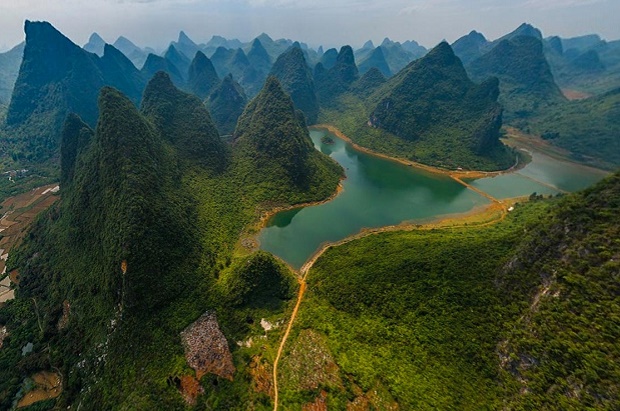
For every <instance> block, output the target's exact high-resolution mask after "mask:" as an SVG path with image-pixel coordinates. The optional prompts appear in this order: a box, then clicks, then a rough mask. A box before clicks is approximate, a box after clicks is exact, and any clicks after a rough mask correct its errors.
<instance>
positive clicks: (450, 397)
mask: <svg viewBox="0 0 620 411" xmlns="http://www.w3.org/2000/svg"><path fill="white" fill-rule="evenodd" d="M619 184H620V176H619V175H618V174H616V175H614V176H612V177H611V178H608V179H606V180H604V181H603V182H602V183H601V184H599V185H598V186H596V187H595V188H593V189H590V190H587V191H586V192H584V193H583V194H577V195H573V196H569V197H566V198H564V199H561V200H554V201H551V202H540V201H536V202H533V203H528V204H525V205H519V206H518V207H517V208H516V210H515V211H513V212H512V213H510V214H509V216H508V218H507V219H506V220H504V221H503V222H501V223H499V224H497V225H494V226H492V227H488V228H463V229H453V230H452V229H450V230H432V231H429V232H394V233H384V234H379V235H374V236H369V237H366V238H363V239H361V240H357V241H354V242H351V243H348V244H346V245H343V246H340V247H337V248H333V249H330V250H328V251H327V252H326V253H325V254H324V255H323V256H322V257H321V258H320V259H319V260H318V261H317V263H316V264H315V266H314V267H313V268H312V270H311V272H310V274H309V277H308V293H307V299H306V300H305V301H304V302H303V303H302V306H301V309H300V313H299V320H298V322H297V323H296V325H295V328H294V331H293V334H292V335H291V338H290V340H289V345H288V347H287V355H286V357H285V358H284V359H283V362H282V371H281V372H282V377H281V380H282V383H281V385H282V387H283V388H282V397H281V398H282V401H283V402H282V404H283V406H284V408H296V407H300V406H301V405H303V404H307V403H310V402H313V401H315V400H316V399H317V398H321V396H323V397H325V396H326V402H327V404H328V406H330V408H332V407H333V408H335V409H343V408H345V407H346V406H347V405H354V404H370V405H371V406H373V407H375V408H379V409H385V408H387V406H388V405H390V404H392V405H396V404H398V405H399V406H400V407H401V408H404V409H429V410H430V409H497V408H501V407H503V406H507V407H508V408H510V409H583V408H584V407H592V408H593V409H594V408H596V409H614V408H616V407H617V406H618V405H619V404H620V398H619V397H618V395H617V388H618V385H617V381H618V378H617V376H618V373H619V372H620V367H618V365H617V364H618V361H617V359H618V356H619V355H620V350H619V349H618V345H617V344H616V343H615V341H617V338H618V337H620V333H619V331H618V327H617V321H616V317H617V314H618V308H617V307H618V305H617V304H618V303H619V299H618V295H620V294H619V293H618V291H617V287H618V286H617V279H616V278H615V275H614V273H617V269H618V262H617V261H616V259H615V258H613V257H612V256H614V255H617V254H618V252H620V243H618V241H616V240H615V239H616V238H618V227H620V221H619V219H618V213H617V211H618V207H620V196H619V195H618V193H620V190H619V188H620V186H619ZM308 341H313V342H314V343H313V345H314V346H316V347H317V348H316V349H313V350H309V351H306V353H305V356H303V355H301V354H300V351H302V348H303V347H307V346H308V344H309V343H308ZM325 363H327V364H330V366H329V367H328V369H329V370H331V371H330V372H328V373H321V372H320V371H319V369H320V367H317V364H325ZM303 364H310V365H306V366H304V365H303ZM322 368H325V367H322ZM308 375H309V377H308ZM322 391H324V392H325V393H324V394H321V392H322Z"/></svg>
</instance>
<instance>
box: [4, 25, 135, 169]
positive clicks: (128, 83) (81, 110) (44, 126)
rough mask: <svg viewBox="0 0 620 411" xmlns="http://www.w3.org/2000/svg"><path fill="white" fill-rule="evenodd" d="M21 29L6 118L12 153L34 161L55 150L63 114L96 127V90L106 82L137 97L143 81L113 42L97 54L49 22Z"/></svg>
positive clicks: (47, 156)
mask: <svg viewBox="0 0 620 411" xmlns="http://www.w3.org/2000/svg"><path fill="white" fill-rule="evenodd" d="M25 31H26V45H25V48H24V58H23V62H22V65H21V68H20V72H19V76H18V78H17V81H16V82H15V88H14V90H13V95H12V99H11V103H10V105H9V108H8V112H7V117H6V123H7V125H8V127H9V130H7V135H9V136H10V138H11V140H12V141H11V151H12V153H10V154H16V155H19V156H20V157H22V158H24V159H27V160H33V161H38V162H40V161H43V160H47V159H49V158H50V157H52V156H54V155H57V154H58V147H59V136H60V131H61V129H62V124H63V122H64V120H65V117H66V115H67V114H68V113H69V112H76V113H77V114H79V115H80V117H81V118H82V119H83V120H84V121H85V122H87V123H88V124H89V125H90V126H94V125H95V123H96V122H97V116H98V108H97V94H98V93H99V90H100V89H101V87H103V86H104V85H110V86H113V87H116V88H118V89H120V90H122V91H123V92H124V93H125V94H126V95H127V96H129V97H130V98H131V99H132V100H133V101H134V102H138V101H139V100H140V97H141V93H142V89H143V87H144V81H143V80H142V77H141V76H140V74H139V73H138V71H137V69H136V68H135V67H134V66H133V64H131V62H130V61H129V60H128V59H127V58H126V57H125V56H124V55H123V54H122V53H120V52H119V51H118V50H116V49H115V48H114V47H112V46H106V48H105V54H104V55H103V57H101V58H100V57H98V56H97V55H95V54H91V53H88V52H87V51H84V50H83V49H82V48H80V47H79V46H77V45H75V44H74V43H72V42H71V41H70V40H69V39H68V38H66V37H65V36H63V35H62V34H61V33H60V32H58V31H57V30H56V29H55V28H54V27H52V25H51V24H49V23H47V22H30V21H26V23H25Z"/></svg>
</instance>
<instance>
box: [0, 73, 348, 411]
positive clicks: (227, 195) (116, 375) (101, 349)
mask: <svg viewBox="0 0 620 411" xmlns="http://www.w3.org/2000/svg"><path fill="white" fill-rule="evenodd" d="M278 88H279V86H278ZM279 91H280V92H281V93H282V95H280V96H279V97H282V98H283V101H284V103H286V104H288V106H286V108H285V109H286V110H288V111H289V112H290V113H292V118H293V119H294V123H293V124H291V123H287V124H288V125H289V126H291V127H294V128H295V130H296V132H298V133H299V135H298V136H296V137H295V138H297V139H299V138H303V136H302V135H303V133H305V134H306V136H305V138H306V139H308V137H307V129H306V128H305V125H303V122H302V121H301V120H300V119H299V117H297V116H296V114H295V111H294V109H293V106H292V103H291V101H290V98H289V97H288V96H286V95H285V94H284V93H283V92H282V91H281V89H279ZM266 94H268V93H266ZM280 102H281V101H280ZM265 103H266V104H269V102H268V101H267V102H265V100H262V99H260V98H259V103H257V104H256V105H255V106H259V107H262V105H263V104H265ZM274 104H276V105H277V102H275V101H274ZM99 112H100V116H99V121H98V123H97V127H96V130H94V131H93V130H91V129H90V128H89V127H88V125H87V124H86V123H84V122H82V121H81V120H80V119H79V118H78V117H77V116H71V117H70V118H69V120H68V121H67V123H66V125H65V127H64V133H63V142H62V150H61V151H62V154H63V161H62V171H61V175H62V179H63V187H62V198H61V201H60V202H59V203H58V204H57V205H56V206H54V207H53V208H52V209H50V210H48V211H47V212H46V213H45V214H44V215H42V216H41V217H40V218H39V219H38V220H37V222H36V224H35V225H34V227H33V228H32V231H31V234H30V235H29V236H28V237H27V238H26V240H25V242H24V244H23V246H22V247H21V248H20V250H19V251H18V252H15V253H12V254H11V260H10V262H9V266H10V268H11V269H12V268H15V267H18V268H19V269H20V274H21V284H20V287H19V289H18V290H17V299H16V300H14V301H11V302H9V303H8V304H7V305H6V306H5V307H3V308H1V309H0V320H1V321H2V324H6V325H7V326H8V328H9V333H10V335H9V337H8V338H7V339H6V340H5V344H4V346H3V349H2V350H0V362H1V363H2V364H3V367H2V371H1V372H2V373H3V374H2V377H3V378H2V382H1V383H0V402H1V403H2V406H3V407H5V406H7V407H8V406H9V405H10V404H11V403H12V401H13V399H14V398H15V396H16V394H17V392H18V390H19V385H20V382H21V381H22V380H23V379H24V378H25V377H27V376H29V375H31V374H32V373H33V372H35V371H38V370H40V369H51V370H57V371H58V372H60V373H61V374H62V376H63V384H64V393H63V395H62V397H60V398H59V399H58V400H57V401H55V404H56V406H61V407H65V406H67V405H70V404H73V405H75V406H78V404H81V407H82V408H83V409H95V408H96V409H100V408H105V409H183V408H185V407H186V405H185V402H184V401H183V399H182V396H181V395H180V393H179V392H178V389H177V385H176V383H175V381H177V380H178V378H180V377H181V376H184V375H192V374H193V371H192V370H190V369H189V367H188V366H187V365H186V362H185V358H184V353H183V347H182V345H181V342H180V339H179V333H180V332H181V331H182V330H183V329H184V328H185V327H186V326H188V325H189V324H190V323H191V322H192V321H194V320H196V319H197V318H198V317H199V316H200V315H201V314H202V313H204V312H205V311H207V310H208V311H212V312H215V313H216V314H217V318H218V321H219V324H220V327H221V328H222V331H223V332H224V335H225V336H226V337H227V338H228V341H229V348H230V349H231V351H232V355H233V359H234V363H235V367H236V368H237V370H236V373H235V378H234V380H233V381H229V380H227V379H223V378H219V377H216V376H213V375H207V376H205V377H204V378H203V379H202V385H203V387H204V389H205V394H204V395H202V396H200V397H199V399H198V403H197V405H196V406H197V407H198V408H200V409H204V408H209V409H247V408H252V407H254V408H258V409H262V408H264V407H266V406H268V405H269V402H270V400H269V387H268V386H267V387H266V388H265V387H264V386H263V387H262V388H261V386H257V385H256V384H258V383H257V381H258V382H260V381H261V378H263V377H264V375H267V376H269V375H270V374H269V372H268V371H265V372H264V373H263V374H264V375H263V374H261V376H258V375H255V374H253V373H255V372H256V367H257V366H259V367H262V368H264V369H268V368H269V367H270V362H271V361H273V357H274V355H275V347H276V346H277V341H278V338H279V335H280V329H279V328H278V329H276V330H274V331H270V332H269V333H268V334H267V336H265V337H263V336H264V335H265V331H264V330H263V329H262V327H261V324H260V320H261V319H263V318H265V319H267V320H268V321H270V322H271V323H272V324H279V322H281V321H282V320H283V315H284V310H285V309H287V308H288V301H289V299H290V298H291V296H292V295H293V294H294V290H295V284H296V282H295V280H294V279H293V277H292V275H291V273H290V271H289V270H288V268H286V267H285V266H284V265H283V264H282V263H280V262H277V261H275V259H274V258H273V257H272V256H270V255H267V254H265V253H258V254H252V255H247V254H248V251H247V250H246V251H244V252H243V253H241V254H237V253H238V252H239V250H238V249H237V247H238V246H237V244H238V241H239V237H240V235H241V233H242V231H243V229H244V228H245V227H247V226H248V224H250V223H253V222H255V221H256V219H257V217H258V215H259V213H260V212H261V211H262V210H264V209H267V208H270V207H272V206H273V205H283V206H284V205H288V204H291V203H295V202H306V201H313V200H319V199H322V198H324V197H326V196H328V195H329V194H331V193H332V192H333V191H334V190H335V188H336V185H337V183H338V180H339V176H340V172H339V170H338V167H337V166H336V165H335V164H333V163H331V160H329V159H327V158H324V157H323V155H322V154H320V153H318V152H315V154H313V155H309V156H307V159H306V160H307V161H309V162H311V163H316V164H317V166H316V169H317V170H319V171H321V173H322V174H316V173H313V174H312V177H311V178H309V179H307V180H306V179H304V178H303V175H302V173H303V170H297V175H296V176H297V178H299V179H300V181H306V185H305V186H303V187H302V186H297V185H292V186H291V187H288V188H287V186H286V182H285V181H283V180H279V186H280V189H279V191H277V192H271V191H265V190H264V186H263V185H262V184H261V182H260V181H255V180H252V179H248V178H247V177H246V176H247V173H250V174H263V175H265V178H267V177H269V176H268V175H266V172H267V171H268V170H266V169H264V168H260V167H259V166H258V165H257V166H256V169H255V170H254V171H252V170H251V167H252V164H253V163H248V162H247V161H242V160H240V159H242V158H245V156H246V155H247V152H244V151H243V150H239V151H236V150H235V147H233V148H232V149H231V147H228V146H225V145H224V144H223V143H222V142H221V141H220V140H219V139H218V137H217V133H216V131H215V127H214V125H213V124H212V123H211V120H210V117H209V114H208V113H207V111H206V110H205V108H204V107H203V106H202V105H201V103H200V100H199V99H197V98H196V97H193V96H191V95H188V94H185V93H182V92H181V91H179V90H177V89H176V88H175V87H174V86H173V85H172V83H171V81H170V79H169V77H168V76H167V75H166V74H164V73H159V74H157V75H156V76H155V77H154V78H153V80H152V81H151V82H150V83H149V85H148V86H147V88H146V91H145V95H144V99H143V105H142V111H141V112H138V110H137V109H136V108H135V106H134V105H133V104H132V103H131V102H130V101H129V100H128V99H127V98H126V97H124V96H123V95H122V94H121V93H119V92H118V91H116V90H114V89H111V88H104V89H103V90H102V92H101V95H100V98H99ZM268 114H269V113H268V112H263V111H261V110H259V109H257V111H256V112H255V113H254V115H253V116H252V115H251V114H248V115H249V116H251V117H252V118H253V120H252V121H250V122H249V123H248V127H247V128H246V129H245V131H244V132H243V133H241V134H242V137H240V139H251V138H253V137H252V133H251V131H252V130H254V127H258V125H259V124H261V122H260V116H265V117H267V118H268V120H266V121H265V122H264V123H262V124H263V125H264V126H265V127H266V126H267V124H268V122H269V121H272V120H273V117H271V118H270V117H269V116H268ZM265 131H269V130H265ZM266 134H267V133H265V135H266ZM293 137H294V136H291V138H293ZM267 138H269V136H267ZM270 141H271V142H272V144H275V145H271V146H270V151H267V152H263V154H264V155H273V156H274V157H273V159H272V161H273V162H278V161H283V159H282V158H281V157H279V156H278V151H279V150H280V149H282V150H284V151H286V150H287V149H288V148H290V146H287V145H286V143H287V142H286V141H276V140H273V139H272V140H270ZM301 141H302V142H304V143H305V141H306V140H301ZM278 144H282V147H278ZM287 147H288V148H287ZM321 167H322V168H321ZM310 170H313V168H312V167H310ZM272 178H275V177H272ZM287 193H290V196H287ZM33 305H35V309H32V306H33ZM66 305H68V306H69V307H70V311H69V312H68V314H66V321H64V322H63V321H62V320H61V318H63V314H64V309H63V307H64V306H66ZM250 337H252V338H253V339H255V340H256V339H259V340H260V343H252V342H251V341H252V340H251V339H250ZM235 341H241V342H244V341H246V342H244V343H240V345H237V344H234V342H235ZM248 341H249V342H248ZM27 342H32V343H33V344H34V350H33V353H32V354H30V355H27V356H25V357H22V355H21V348H22V347H23V346H24V345H25V344H26V343H27ZM262 347H264V349H263V348H262ZM262 368H261V369H262ZM267 378H268V377H267Z"/></svg>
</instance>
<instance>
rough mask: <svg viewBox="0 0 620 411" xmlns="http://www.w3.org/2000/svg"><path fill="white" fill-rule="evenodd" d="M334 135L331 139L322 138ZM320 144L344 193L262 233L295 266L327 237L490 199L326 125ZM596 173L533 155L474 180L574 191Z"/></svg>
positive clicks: (527, 190)
mask: <svg viewBox="0 0 620 411" xmlns="http://www.w3.org/2000/svg"><path fill="white" fill-rule="evenodd" d="M326 134H327V135H329V137H331V139H332V140H333V144H324V143H323V142H321V138H322V137H323V136H324V135H326ZM310 137H311V138H312V141H313V143H314V145H315V147H316V149H318V150H320V151H322V152H323V153H325V154H327V155H329V156H330V157H332V158H333V159H334V160H336V161H337V162H338V163H340V165H341V166H342V167H343V168H344V169H345V173H346V177H347V178H346V179H345V180H344V181H343V191H342V192H341V193H340V194H339V195H338V196H337V197H336V198H334V199H333V200H331V201H329V202H327V203H324V204H320V205H316V206H310V207H304V208H298V209H295V210H289V211H283V212H280V213H278V214H276V215H275V216H274V217H273V218H271V220H270V221H269V222H268V223H267V226H266V227H265V228H264V229H263V230H261V232H260V233H259V235H258V240H259V242H260V248H261V249H263V250H266V251H269V252H271V253H273V254H275V255H277V256H279V257H280V258H282V259H283V260H284V261H286V262H288V263H289V264H290V265H291V266H293V267H295V268H299V267H301V265H303V263H304V262H305V261H306V260H307V259H308V258H309V257H310V256H311V255H312V254H313V253H314V252H315V251H316V250H317V249H318V248H319V247H320V246H321V244H322V243H325V242H334V241H338V240H341V239H343V238H345V237H348V236H350V235H353V234H355V233H358V232H359V231H360V230H361V229H363V228H376V227H382V226H387V225H394V224H399V223H402V222H410V221H415V222H420V223H422V222H424V221H429V220H432V219H434V218H436V217H439V216H442V215H446V214H452V213H462V212H466V211H469V210H471V209H472V208H474V207H476V206H482V205H485V204H488V203H489V200H487V199H486V198H484V197H483V196H481V195H479V194H477V193H475V192H474V191H472V190H469V189H467V188H466V187H464V186H463V185H461V184H459V183H457V182H455V181H454V180H452V179H451V178H450V177H448V176H444V175H440V174H433V173H430V172H427V171H423V170H420V169H417V168H414V167H409V166H406V165H403V164H400V163H397V162H394V161H390V160H387V159H384V158H380V157H376V156H373V155H370V154H367V153H363V152H360V151H358V150H356V149H355V148H353V147H352V146H351V145H350V144H349V143H347V142H345V141H344V140H342V139H340V138H338V137H336V136H334V135H333V134H331V133H328V132H326V131H323V130H311V131H310ZM604 175H605V174H604V173H603V172H599V171H598V170H593V169H590V168H586V167H582V166H579V165H576V164H572V163H565V162H561V161H558V160H555V159H553V158H551V157H548V156H545V155H542V154H538V153H532V162H531V163H529V164H528V165H527V166H526V167H525V168H523V169H522V170H519V171H518V172H516V173H511V174H505V175H500V176H497V177H493V178H483V179H479V180H475V181H472V182H471V184H472V185H473V186H475V187H477V188H479V189H481V190H482V191H485V192H487V193H489V194H491V195H492V196H494V197H496V198H509V197H517V196H524V195H529V194H531V193H533V192H537V193H538V194H556V193H558V192H560V191H576V190H578V189H581V188H584V187H587V186H589V185H591V184H593V183H594V182H596V181H598V180H600V179H601V178H602V177H603V176H604Z"/></svg>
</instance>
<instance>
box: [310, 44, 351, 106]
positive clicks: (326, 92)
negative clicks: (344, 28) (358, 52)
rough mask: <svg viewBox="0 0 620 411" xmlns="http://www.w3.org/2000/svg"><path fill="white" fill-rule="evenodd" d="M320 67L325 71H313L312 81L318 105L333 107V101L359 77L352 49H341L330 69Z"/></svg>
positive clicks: (345, 47)
mask: <svg viewBox="0 0 620 411" xmlns="http://www.w3.org/2000/svg"><path fill="white" fill-rule="evenodd" d="M328 51H329V50H328ZM325 54H327V53H325ZM324 57H325V55H324ZM320 67H323V69H324V70H325V71H324V73H323V72H322V71H321V70H322V69H319V71H318V73H317V70H316V69H315V74H314V81H315V84H316V90H317V94H318V96H319V103H320V105H321V106H322V107H329V106H332V105H334V101H335V99H336V98H338V97H339V96H340V95H342V94H343V93H345V92H346V91H347V90H348V88H349V86H350V85H351V84H352V83H353V82H354V81H355V80H357V79H358V77H359V72H358V70H357V66H356V65H355V57H354V56H353V49H352V48H351V46H344V47H342V48H341V49H340V52H339V53H338V56H337V57H336V62H335V63H334V65H333V66H332V67H329V68H328V66H323V65H320ZM317 74H318V75H317Z"/></svg>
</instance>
